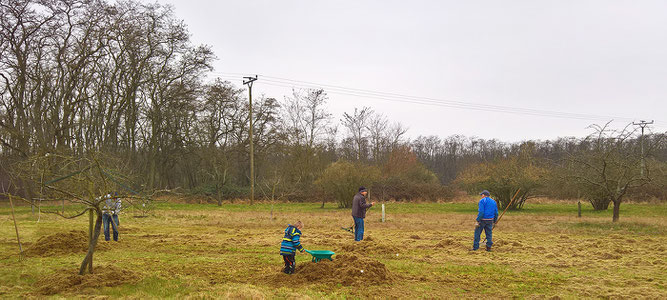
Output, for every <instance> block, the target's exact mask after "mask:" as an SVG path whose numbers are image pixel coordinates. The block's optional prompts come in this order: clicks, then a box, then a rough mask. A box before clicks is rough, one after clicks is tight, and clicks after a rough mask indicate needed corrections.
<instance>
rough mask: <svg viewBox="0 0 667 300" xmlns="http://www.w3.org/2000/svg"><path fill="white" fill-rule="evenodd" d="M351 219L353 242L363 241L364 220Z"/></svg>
mask: <svg viewBox="0 0 667 300" xmlns="http://www.w3.org/2000/svg"><path fill="white" fill-rule="evenodd" d="M352 218H353V219H354V240H355V241H357V242H358V241H361V240H363V239H364V218H357V217H352Z"/></svg>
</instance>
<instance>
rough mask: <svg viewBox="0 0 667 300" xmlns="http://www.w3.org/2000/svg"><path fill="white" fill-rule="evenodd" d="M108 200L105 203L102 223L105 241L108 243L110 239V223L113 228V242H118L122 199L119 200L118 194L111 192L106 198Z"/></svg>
mask: <svg viewBox="0 0 667 300" xmlns="http://www.w3.org/2000/svg"><path fill="white" fill-rule="evenodd" d="M105 198H106V200H105V202H104V207H102V222H103V224H104V240H105V241H108V240H110V238H109V223H111V227H112V228H113V240H114V241H116V242H117V241H118V225H120V221H119V220H118V213H119V212H120V204H121V201H120V198H118V193H117V192H116V193H113V194H112V193H111V192H109V193H108V194H107V195H106V196H105Z"/></svg>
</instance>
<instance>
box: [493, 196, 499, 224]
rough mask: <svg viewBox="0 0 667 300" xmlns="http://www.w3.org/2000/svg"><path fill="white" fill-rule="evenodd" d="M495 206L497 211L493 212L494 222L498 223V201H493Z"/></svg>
mask: <svg viewBox="0 0 667 300" xmlns="http://www.w3.org/2000/svg"><path fill="white" fill-rule="evenodd" d="M493 207H494V208H495V212H494V214H493V224H496V222H498V203H496V201H493Z"/></svg>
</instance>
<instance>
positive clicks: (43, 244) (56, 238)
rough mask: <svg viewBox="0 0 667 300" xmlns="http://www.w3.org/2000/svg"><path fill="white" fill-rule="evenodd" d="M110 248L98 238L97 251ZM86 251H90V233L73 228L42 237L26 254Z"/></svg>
mask: <svg viewBox="0 0 667 300" xmlns="http://www.w3.org/2000/svg"><path fill="white" fill-rule="evenodd" d="M102 239H103V238H102ZM109 248H110V246H109V245H108V244H107V243H104V242H100V241H99V240H98V243H97V246H96V247H95V251H96V252H97V251H105V250H108V249H109ZM86 251H88V234H87V233H86V232H84V231H82V230H72V231H69V232H64V233H54V234H51V235H47V236H42V237H40V238H39V239H38V240H37V242H35V243H34V244H33V245H32V246H30V247H29V248H28V249H27V250H26V251H25V254H26V255H27V256H55V255H63V254H72V253H86Z"/></svg>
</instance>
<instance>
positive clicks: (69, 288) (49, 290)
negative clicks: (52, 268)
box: [35, 265, 140, 295]
mask: <svg viewBox="0 0 667 300" xmlns="http://www.w3.org/2000/svg"><path fill="white" fill-rule="evenodd" d="M77 273H78V270H74V269H67V270H60V271H57V272H56V273H53V274H51V275H48V276H45V277H42V278H40V279H39V280H38V281H37V283H36V284H35V287H36V288H37V292H38V293H39V294H41V295H54V294H59V293H63V292H74V291H82V290H84V289H87V288H92V289H97V288H101V287H111V286H117V285H121V284H126V283H136V282H138V281H139V279H140V277H139V276H138V275H137V274H136V273H134V272H132V271H129V270H126V269H121V268H119V267H116V266H112V265H108V266H97V267H95V268H94V269H93V274H86V275H78V274H77Z"/></svg>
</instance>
